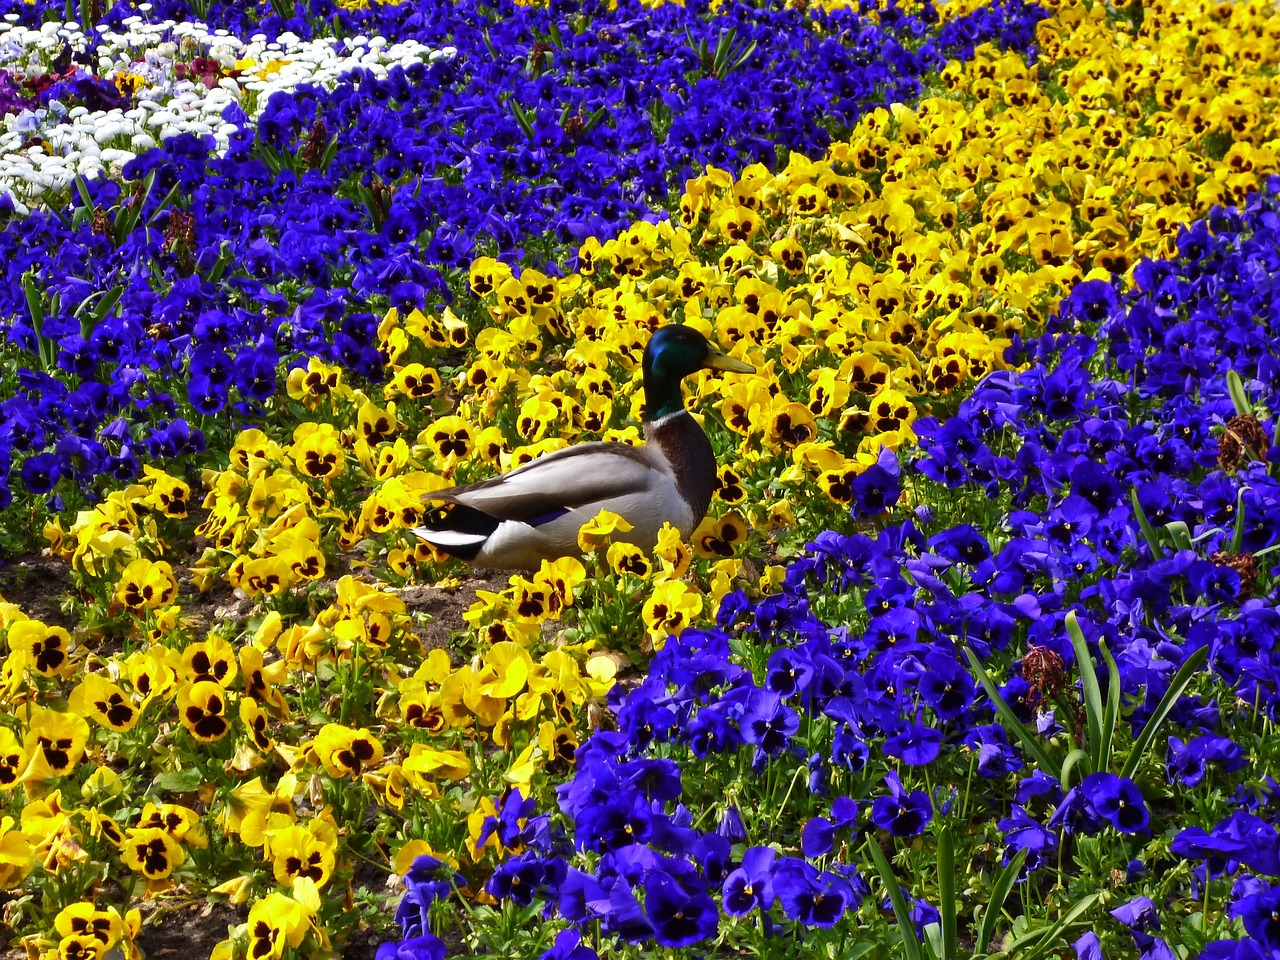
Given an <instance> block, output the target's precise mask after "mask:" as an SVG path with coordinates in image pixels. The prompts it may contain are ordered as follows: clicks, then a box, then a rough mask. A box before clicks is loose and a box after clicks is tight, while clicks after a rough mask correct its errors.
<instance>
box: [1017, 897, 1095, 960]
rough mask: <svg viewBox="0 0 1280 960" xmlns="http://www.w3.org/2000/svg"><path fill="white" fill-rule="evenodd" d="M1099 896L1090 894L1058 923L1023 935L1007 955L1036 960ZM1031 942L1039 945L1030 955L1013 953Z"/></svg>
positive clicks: (1019, 959) (1019, 958)
mask: <svg viewBox="0 0 1280 960" xmlns="http://www.w3.org/2000/svg"><path fill="white" fill-rule="evenodd" d="M1098 896H1099V894H1096V893H1091V894H1089V895H1088V896H1087V897H1085V898H1084V899H1083V900H1077V901H1076V902H1075V903H1073V904H1072V905H1071V909H1069V910H1068V911H1067V912H1066V913H1064V914H1063V915H1062V916H1061V917H1059V918H1058V922H1057V923H1055V924H1054V925H1053V926H1051V927H1041V928H1040V929H1039V930H1032V931H1031V932H1030V933H1027V934H1023V935H1022V936H1021V937H1019V938H1018V939H1017V940H1015V941H1014V942H1013V943H1011V944H1009V953H1010V955H1012V956H1016V957H1018V960H1036V958H1037V957H1039V956H1040V955H1041V954H1042V953H1044V952H1045V951H1046V950H1048V949H1049V948H1050V947H1052V946H1053V942H1054V941H1055V940H1057V939H1058V934H1060V933H1061V932H1062V931H1063V930H1065V929H1066V928H1067V926H1068V925H1069V924H1071V923H1074V922H1075V919H1076V918H1077V917H1078V916H1080V914H1082V913H1084V912H1085V911H1086V910H1088V909H1089V908H1090V907H1092V906H1093V905H1094V903H1095V902H1097V899H1098ZM1033 940H1039V941H1040V942H1039V944H1037V945H1036V947H1035V949H1034V950H1032V951H1031V952H1030V953H1014V952H1013V951H1014V950H1015V949H1016V948H1017V947H1019V946H1025V945H1026V944H1029V943H1030V942H1031V941H1033Z"/></svg>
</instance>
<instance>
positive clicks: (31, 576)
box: [0, 554, 75, 630]
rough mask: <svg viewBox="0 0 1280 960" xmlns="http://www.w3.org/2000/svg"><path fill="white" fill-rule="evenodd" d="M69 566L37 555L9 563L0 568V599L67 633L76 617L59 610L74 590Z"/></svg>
mask: <svg viewBox="0 0 1280 960" xmlns="http://www.w3.org/2000/svg"><path fill="white" fill-rule="evenodd" d="M74 589H75V588H74V587H73V586H72V584H71V566H70V564H68V563H67V562H66V561H65V560H60V559H58V558H57V557H42V556H40V555H39V554H36V555H32V556H27V557H21V558H19V559H17V560H12V561H10V562H9V563H7V564H5V565H4V566H3V567H0V596H3V597H4V598H5V600H7V601H8V602H9V603H14V604H17V605H18V607H19V608H21V610H22V612H23V613H25V614H26V615H27V616H29V617H34V618H35V619H37V620H42V621H44V622H45V623H47V624H50V625H52V626H58V627H64V628H66V629H67V630H70V629H71V628H72V627H73V626H75V618H74V617H73V616H71V615H70V614H67V613H64V612H63V610H62V601H63V599H64V598H66V597H68V596H70V595H71V594H72V592H73V591H74Z"/></svg>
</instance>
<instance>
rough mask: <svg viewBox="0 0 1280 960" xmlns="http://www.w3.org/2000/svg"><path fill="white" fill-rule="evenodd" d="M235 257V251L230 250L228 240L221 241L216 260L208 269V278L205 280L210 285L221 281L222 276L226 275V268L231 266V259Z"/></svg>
mask: <svg viewBox="0 0 1280 960" xmlns="http://www.w3.org/2000/svg"><path fill="white" fill-rule="evenodd" d="M234 255H235V251H234V250H232V248H231V241H230V240H223V241H222V244H221V246H219V247H218V259H217V260H215V261H214V262H213V266H212V267H210V268H209V276H207V277H206V278H205V279H206V280H208V281H209V282H210V283H217V282H218V281H219V280H221V279H222V275H223V274H224V273H226V271H227V267H228V266H229V265H230V264H231V258H232V257H233V256H234Z"/></svg>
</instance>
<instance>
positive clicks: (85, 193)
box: [72, 173, 93, 210]
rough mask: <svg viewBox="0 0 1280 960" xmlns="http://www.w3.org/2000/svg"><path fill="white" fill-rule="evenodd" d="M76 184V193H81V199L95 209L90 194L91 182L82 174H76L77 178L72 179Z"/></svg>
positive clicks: (89, 207)
mask: <svg viewBox="0 0 1280 960" xmlns="http://www.w3.org/2000/svg"><path fill="white" fill-rule="evenodd" d="M72 182H73V183H75V185H76V193H78V194H80V200H81V202H82V203H83V205H84V206H85V207H86V208H88V209H89V210H92V209H93V200H92V199H91V198H90V196H89V182H88V181H87V180H85V178H84V177H83V176H81V175H80V174H78V173H77V174H76V178H75V180H74V181H72Z"/></svg>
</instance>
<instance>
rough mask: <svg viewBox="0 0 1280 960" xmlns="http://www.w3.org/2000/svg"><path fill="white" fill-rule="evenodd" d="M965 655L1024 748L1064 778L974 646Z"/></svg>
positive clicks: (1047, 770) (1044, 767)
mask: <svg viewBox="0 0 1280 960" xmlns="http://www.w3.org/2000/svg"><path fill="white" fill-rule="evenodd" d="M964 655H965V656H966V657H967V658H968V659H969V666H970V667H971V668H972V669H973V672H974V674H975V675H976V676H977V678H978V682H979V683H981V684H982V689H984V690H985V691H987V696H988V697H990V698H991V702H992V703H994V704H995V707H996V713H998V714H999V715H1000V718H1001V719H1002V720H1004V722H1005V725H1006V726H1007V727H1008V728H1009V729H1010V730H1012V731H1013V732H1014V733H1016V734H1017V735H1018V739H1019V740H1021V741H1022V746H1023V748H1024V749H1025V750H1026V751H1027V752H1028V753H1029V754H1031V756H1033V757H1035V759H1036V762H1037V763H1039V764H1040V769H1041V770H1043V771H1044V772H1045V773H1046V774H1047V775H1049V776H1051V777H1053V779H1055V780H1058V781H1061V780H1062V768H1061V767H1060V766H1059V765H1058V764H1056V763H1054V762H1053V758H1052V757H1050V756H1049V752H1048V751H1047V750H1045V748H1044V745H1043V744H1042V743H1041V742H1040V739H1039V738H1038V737H1037V736H1036V735H1035V734H1034V733H1032V732H1031V731H1030V730H1028V729H1027V727H1026V724H1024V723H1023V722H1022V721H1021V720H1019V719H1018V715H1017V714H1016V713H1014V712H1013V708H1012V707H1010V706H1009V704H1008V703H1006V702H1005V699H1004V697H1002V696H1000V690H999V688H998V687H997V686H996V684H995V681H994V680H992V679H991V675H990V674H988V673H987V671H986V669H985V668H984V667H983V666H982V663H981V661H979V660H978V655H977V654H976V653H974V652H973V648H972V647H969V646H967V645H966V646H965V648H964Z"/></svg>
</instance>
